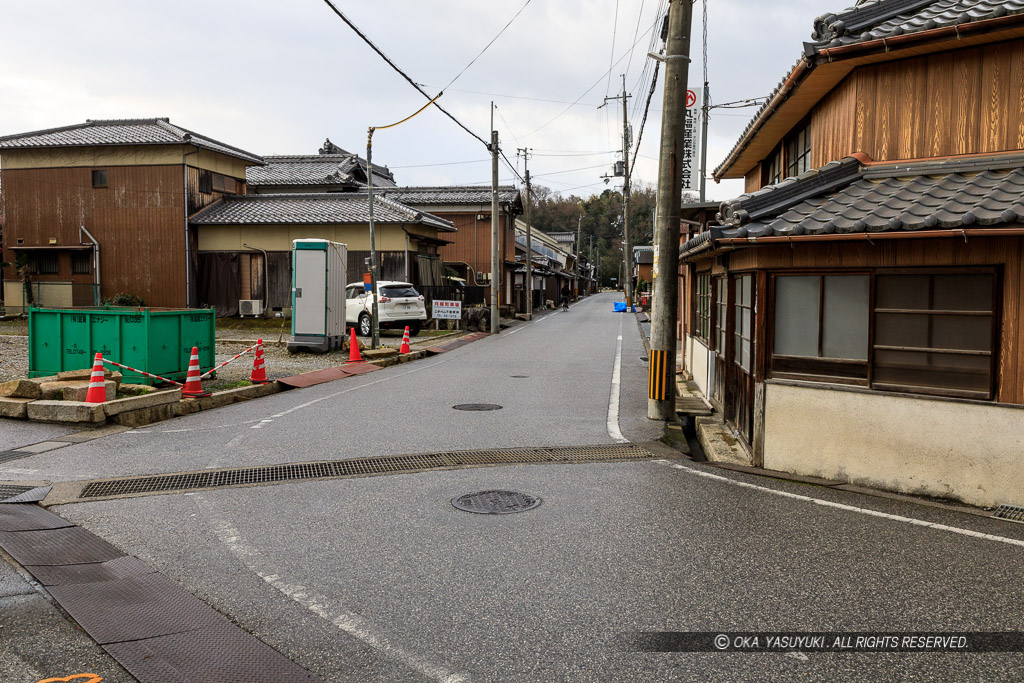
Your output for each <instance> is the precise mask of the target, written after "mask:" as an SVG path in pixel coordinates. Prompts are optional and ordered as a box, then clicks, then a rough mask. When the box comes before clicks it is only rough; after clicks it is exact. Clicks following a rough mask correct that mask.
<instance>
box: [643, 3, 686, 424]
mask: <svg viewBox="0 0 1024 683" xmlns="http://www.w3.org/2000/svg"><path fill="white" fill-rule="evenodd" d="M692 10H693V7H692V3H691V2H690V0H670V4H669V9H668V39H667V40H666V44H665V55H664V56H663V57H660V59H662V60H663V61H664V62H665V98H664V104H663V106H662V118H661V153H660V155H659V164H658V213H657V215H656V220H655V225H654V231H655V234H656V235H657V239H656V240H655V244H656V245H657V246H656V247H655V251H654V300H653V302H652V304H651V313H652V315H651V359H650V366H651V367H650V375H649V378H650V379H649V384H648V394H647V417H649V418H650V419H652V420H670V419H672V418H673V417H674V416H675V404H676V387H675V380H676V311H677V306H678V296H679V280H678V278H679V275H678V271H679V217H680V216H679V205H680V203H681V201H682V175H681V173H680V170H681V168H680V167H681V162H682V152H683V119H684V118H685V116H686V85H687V76H688V71H689V63H690V23H691V19H692Z"/></svg>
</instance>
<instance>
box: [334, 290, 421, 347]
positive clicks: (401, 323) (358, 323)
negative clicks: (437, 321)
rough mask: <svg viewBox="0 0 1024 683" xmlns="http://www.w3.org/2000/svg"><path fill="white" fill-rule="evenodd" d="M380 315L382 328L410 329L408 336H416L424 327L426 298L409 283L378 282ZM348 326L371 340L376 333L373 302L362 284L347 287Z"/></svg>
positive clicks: (378, 311) (378, 312) (346, 318)
mask: <svg viewBox="0 0 1024 683" xmlns="http://www.w3.org/2000/svg"><path fill="white" fill-rule="evenodd" d="M377 292H378V294H379V295H380V296H378V298H377V314H378V315H379V316H380V327H381V329H382V330H383V329H389V328H397V329H405V326H406V325H408V326H409V334H410V335H411V336H413V337H415V336H416V335H417V334H419V333H420V330H421V329H422V328H423V322H424V321H425V320H426V319H427V308H426V306H424V304H423V296H422V295H421V294H420V293H419V292H417V291H416V288H415V287H413V286H412V284H411V283H409V282H393V281H391V280H378V281H377ZM345 299H346V300H345V324H346V325H347V326H349V327H352V326H355V327H356V331H357V332H358V333H359V335H360V336H363V337H369V336H370V335H372V334H373V318H372V313H373V300H372V299H370V297H369V296H367V292H366V288H365V286H364V285H363V283H362V282H358V283H355V284H351V285H349V286H348V287H346V288H345Z"/></svg>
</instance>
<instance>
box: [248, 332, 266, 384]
mask: <svg viewBox="0 0 1024 683" xmlns="http://www.w3.org/2000/svg"><path fill="white" fill-rule="evenodd" d="M249 381H250V382H252V383H253V384H266V383H267V382H269V381H270V380H268V379H267V364H266V361H265V360H264V359H263V340H262V339H257V340H256V357H255V358H253V359H252V374H250V375H249Z"/></svg>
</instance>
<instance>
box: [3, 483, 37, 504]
mask: <svg viewBox="0 0 1024 683" xmlns="http://www.w3.org/2000/svg"><path fill="white" fill-rule="evenodd" d="M34 488H35V486H16V485H14V484H0V501H2V500H7V499H8V498H13V497H14V496H18V495H21V494H22V493H25V492H26V491H31V490H32V489H34Z"/></svg>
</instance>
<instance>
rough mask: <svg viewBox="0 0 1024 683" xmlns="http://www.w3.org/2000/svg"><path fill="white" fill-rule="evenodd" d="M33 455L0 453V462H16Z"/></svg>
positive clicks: (23, 452) (25, 452)
mask: <svg viewBox="0 0 1024 683" xmlns="http://www.w3.org/2000/svg"><path fill="white" fill-rule="evenodd" d="M30 455H34V454H33V453H28V452H27V451H3V452H2V453H0V462H7V461H8V460H18V459H19V458H27V457H28V456H30Z"/></svg>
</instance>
